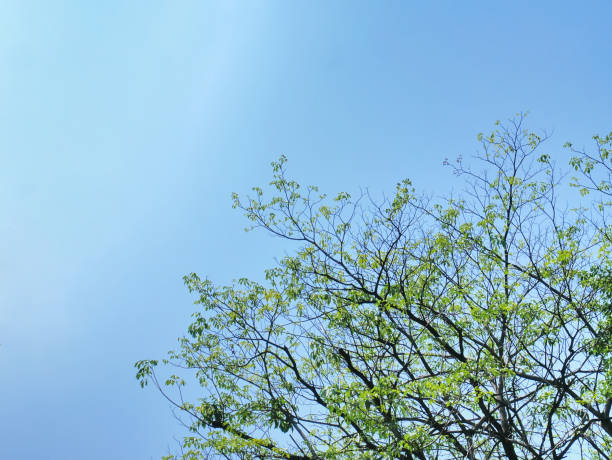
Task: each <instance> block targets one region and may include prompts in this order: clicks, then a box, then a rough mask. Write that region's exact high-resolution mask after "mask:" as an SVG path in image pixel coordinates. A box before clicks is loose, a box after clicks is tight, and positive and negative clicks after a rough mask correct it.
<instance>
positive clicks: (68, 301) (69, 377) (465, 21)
mask: <svg viewBox="0 0 612 460" xmlns="http://www.w3.org/2000/svg"><path fill="white" fill-rule="evenodd" d="M535 3H536V2H531V1H529V2H528V1H524V2H520V1H516V2H495V3H493V2H484V1H483V2H454V1H447V2H442V1H441V2H409V1H381V2H374V1H372V2H357V1H350V2H349V1H333V2H323V1H315V2H289V1H268V2H263V1H258V2H255V1H253V2H234V1H219V2H205V1H181V2H161V1H146V2H145V1H132V2H119V1H104V2H83V1H72V2H70V1H59V0H58V1H55V2H49V1H40V2H34V1H26V0H14V1H13V0H4V1H2V2H0V63H1V69H2V72H0V101H1V102H2V105H1V107H2V110H0V160H1V168H0V206H1V208H0V209H2V210H3V218H2V219H0V248H1V251H2V257H0V376H1V378H0V458H2V459H11V460H13V459H47V460H56V459H57V460H72V459H92V460H96V459H116V460H121V459H126V460H127V459H130V460H132V459H149V458H159V457H160V456H161V455H163V454H166V453H167V452H168V448H170V449H173V448H174V447H175V446H176V443H175V441H174V440H173V437H177V438H180V437H181V435H182V434H183V429H182V427H181V426H179V425H178V424H177V422H176V421H175V420H174V419H173V418H172V415H171V412H170V409H169V406H168V404H167V403H166V402H165V401H163V400H162V398H161V397H160V395H159V394H157V393H156V392H155V391H153V390H152V389H147V390H146V391H143V390H141V389H140V387H139V386H138V384H137V382H136V380H135V377H134V375H135V373H134V368H133V363H134V362H135V361H136V360H139V359H144V358H156V357H161V356H163V355H164V354H165V352H166V351H167V350H168V349H170V348H173V347H174V346H175V344H176V338H177V337H179V336H180V335H182V334H183V333H184V332H185V331H186V325H187V324H188V321H189V315H190V313H191V312H192V311H193V310H194V308H195V307H194V306H193V305H192V301H193V299H192V298H191V297H190V296H189V294H188V293H187V291H186V289H185V288H184V286H183V284H182V279H181V278H182V276H183V275H184V274H186V273H189V272H192V271H195V272H197V273H199V274H200V275H201V276H202V277H209V278H210V279H212V280H213V281H215V282H218V283H229V282H231V280H232V279H234V278H238V277H242V276H248V277H252V278H255V279H261V278H262V273H263V269H264V268H267V267H270V266H272V265H273V264H274V260H275V257H276V256H279V257H280V256H282V255H283V251H285V250H291V247H290V246H288V245H287V244H285V243H282V242H280V241H278V240H275V239H273V238H271V237H269V236H268V235H265V234H263V233H257V232H254V233H245V232H244V231H243V229H244V227H245V226H246V225H247V224H248V223H247V221H246V220H245V219H244V218H243V217H242V216H241V215H240V213H239V212H237V211H235V210H232V209H231V200H230V195H231V192H233V191H236V192H239V193H246V192H248V190H249V189H250V187H251V186H254V185H263V184H266V183H268V182H269V180H270V178H271V171H270V167H269V163H270V162H271V161H272V160H274V159H276V158H278V157H279V156H280V155H281V154H285V155H286V156H287V157H288V158H289V163H288V171H289V174H290V175H291V176H293V177H294V178H296V179H297V180H299V181H301V182H305V183H309V184H316V185H319V186H320V187H321V189H322V190H323V191H327V192H330V193H335V192H338V191H344V190H346V191H349V192H351V191H357V190H359V188H360V187H362V188H366V187H367V188H368V189H369V190H370V191H372V192H373V193H374V194H382V193H387V194H390V193H392V191H393V189H394V185H395V183H396V182H398V181H399V180H401V179H403V178H405V177H408V178H410V179H412V181H413V183H414V184H415V186H416V187H417V188H418V189H420V190H425V191H428V192H429V193H433V194H440V195H442V194H445V193H447V192H449V191H450V190H451V188H452V187H453V186H454V185H453V184H455V183H456V181H455V179H454V178H453V177H452V175H451V173H450V171H448V170H447V169H445V168H444V167H443V166H442V161H443V160H444V158H446V157H449V158H453V157H455V156H457V155H458V154H462V155H463V156H464V157H465V158H468V157H469V156H470V155H471V154H473V153H475V152H476V150H477V147H478V146H477V142H476V134H477V133H478V132H480V131H486V130H489V129H490V128H491V127H492V124H493V122H494V121H495V120H497V119H500V118H501V119H505V118H508V117H511V116H512V115H513V114H515V113H516V112H518V111H529V112H530V116H529V117H528V124H529V126H530V127H532V128H533V129H536V130H547V131H548V132H550V133H552V138H551V140H550V141H549V142H548V144H547V145H548V150H549V151H550V154H551V155H552V156H553V158H555V159H556V160H557V161H558V162H559V163H560V164H564V163H565V164H566V161H567V154H566V153H565V152H564V151H563V150H562V149H561V145H562V144H563V143H564V142H565V141H567V140H572V141H573V142H574V143H575V145H576V146H577V147H581V146H583V145H584V146H589V143H590V138H591V136H592V135H593V134H595V133H604V132H609V131H610V130H612V91H611V90H610V83H611V79H610V76H611V75H612V28H611V27H610V17H612V3H610V2H607V1H592V2H588V3H587V2H584V3H577V2H559V1H555V2H552V1H550V2H537V5H536V4H535Z"/></svg>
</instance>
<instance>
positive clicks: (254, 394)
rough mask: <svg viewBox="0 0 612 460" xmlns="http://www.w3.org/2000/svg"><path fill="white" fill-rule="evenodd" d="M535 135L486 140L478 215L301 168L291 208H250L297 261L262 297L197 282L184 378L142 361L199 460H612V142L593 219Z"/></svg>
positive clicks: (284, 197) (281, 188)
mask: <svg viewBox="0 0 612 460" xmlns="http://www.w3.org/2000/svg"><path fill="white" fill-rule="evenodd" d="M523 122H524V120H523V117H522V116H519V117H518V118H517V119H515V120H511V121H510V122H508V123H507V124H506V125H504V124H501V123H498V124H496V127H495V129H494V130H493V131H492V132H491V133H490V134H488V135H479V140H480V143H481V152H482V153H481V154H480V155H479V156H477V157H476V161H477V162H478V164H479V165H481V166H483V167H484V169H483V170H482V171H478V170H474V169H471V168H469V167H467V166H464V164H463V161H461V160H459V161H458V163H457V166H456V167H455V171H454V172H455V173H456V174H459V175H462V176H463V177H465V179H466V180H465V184H466V189H465V192H464V194H463V195H462V197H461V198H453V199H447V200H442V201H438V202H435V201H433V200H429V199H426V198H424V197H421V196H419V195H417V194H416V192H415V190H414V189H413V187H412V185H411V183H410V181H407V180H406V181H403V182H401V183H399V184H398V185H397V189H396V193H395V196H394V197H393V199H391V200H387V201H376V200H374V199H373V198H372V197H371V196H369V195H367V194H364V195H361V196H359V197H358V198H353V197H351V196H350V195H349V194H347V193H340V194H339V195H337V196H336V197H335V198H331V199H330V198H328V197H327V196H326V195H323V194H320V193H319V191H318V190H317V188H316V187H312V186H311V187H306V188H303V187H301V186H300V185H299V184H298V183H296V182H294V181H292V180H290V179H288V178H287V176H286V160H285V158H281V159H280V160H279V161H277V162H275V163H273V173H274V179H273V181H272V182H271V186H272V189H273V192H274V193H273V196H272V198H270V199H267V198H265V196H266V195H267V194H265V193H264V191H263V190H262V189H260V188H254V189H253V191H254V195H253V196H251V197H247V198H240V197H238V196H237V195H236V196H234V206H235V207H237V208H240V209H242V210H243V211H244V212H245V213H246V216H247V217H248V219H250V221H251V222H252V224H253V228H255V227H258V228H263V229H265V230H267V231H269V232H271V233H273V234H274V235H277V236H279V237H281V238H285V239H287V240H290V241H293V242H295V243H296V245H297V246H298V249H296V251H295V253H294V254H293V255H290V256H286V257H285V258H283V259H282V260H281V261H280V262H279V264H278V266H276V267H274V268H272V269H270V270H268V271H267V272H266V279H267V282H266V283H263V284H261V283H256V282H253V281H250V280H247V279H240V280H238V281H237V282H236V283H235V284H234V285H232V286H229V287H219V286H216V285H214V284H213V283H212V282H210V281H208V280H203V279H200V278H199V277H198V276H197V275H196V274H191V275H189V276H187V277H185V282H186V284H187V286H188V288H189V289H190V291H192V292H194V293H196V294H197V298H198V299H197V301H196V304H198V305H199V308H198V311H197V312H196V313H194V315H193V322H192V324H191V326H190V327H189V331H188V332H189V334H188V335H187V336H185V337H183V338H181V339H180V343H179V348H178V350H177V351H173V352H170V354H169V357H168V358H167V359H166V360H163V363H164V364H166V365H171V366H176V368H177V369H179V371H180V372H179V373H180V374H181V375H180V376H179V375H172V376H170V377H169V378H168V379H167V380H165V381H163V380H162V379H161V378H160V377H159V376H158V374H157V373H156V372H155V369H156V366H157V364H158V363H157V362H156V361H140V362H138V363H137V364H136V366H137V368H138V378H139V380H140V382H141V384H142V385H143V386H144V385H146V384H147V383H148V382H153V383H154V384H155V385H156V386H157V387H158V388H159V389H160V390H161V391H162V392H163V394H164V395H166V396H167V397H168V398H169V399H170V400H171V401H172V402H173V404H175V405H176V407H177V408H179V409H180V411H179V412H181V413H182V414H184V415H185V416H186V417H187V420H188V422H187V424H188V425H189V427H190V430H191V432H192V433H191V435H190V436H187V437H186V438H185V439H184V442H183V446H182V449H183V451H182V454H181V455H182V458H184V459H196V458H197V459H199V458H240V459H247V458H261V459H292V460H298V459H300V460H307V459H364V460H365V459H422V460H424V459H451V458H467V459H472V460H475V459H489V458H502V457H503V458H509V459H527V458H529V459H549V458H550V459H560V458H563V457H565V456H567V455H569V454H570V453H575V452H582V453H583V455H590V458H610V454H609V449H610V442H611V439H612V421H611V419H610V407H611V405H612V377H611V375H612V365H611V358H610V356H611V354H610V352H611V346H610V343H612V341H611V340H610V338H612V320H611V318H612V311H611V307H610V304H611V300H612V299H611V297H612V281H610V280H611V279H612V277H611V276H610V274H611V273H612V272H611V269H610V235H611V233H610V228H609V227H608V226H607V223H606V217H607V213H608V210H609V202H607V201H606V197H609V195H610V176H609V174H608V173H609V172H610V171H612V169H611V168H610V166H611V162H610V160H611V158H610V157H609V154H610V144H611V142H612V140H611V139H612V138H611V136H607V137H603V138H602V137H595V141H596V146H597V149H598V152H599V153H598V154H597V155H596V156H594V155H588V154H587V153H584V152H578V151H574V154H575V157H574V158H573V159H572V162H571V165H572V167H573V168H574V169H575V171H577V173H578V174H579V177H577V178H574V179H573V180H572V184H573V185H574V186H576V187H578V188H579V189H580V190H581V191H582V194H583V195H585V197H586V198H582V200H591V199H592V201H590V203H592V204H593V206H592V209H591V208H585V207H584V206H583V207H579V208H577V209H574V210H564V209H561V208H560V207H559V205H558V196H559V194H562V193H569V192H568V190H564V189H563V187H562V186H563V183H562V181H561V179H560V178H559V175H558V173H557V171H556V169H555V167H554V164H553V163H552V160H551V156H550V155H548V154H543V153H542V152H541V149H542V143H543V142H544V141H545V140H546V139H545V136H538V135H537V134H535V133H532V132H529V131H528V130H526V129H525V128H524V127H523ZM568 147H569V148H570V149H573V147H572V146H571V145H568ZM186 382H195V383H196V384H197V385H199V386H200V387H201V397H200V399H198V400H196V401H193V402H189V401H185V400H184V399H183V397H182V395H183V394H184V393H183V391H184V390H183V387H184V386H185V385H186ZM173 389H174V391H175V392H173Z"/></svg>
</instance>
